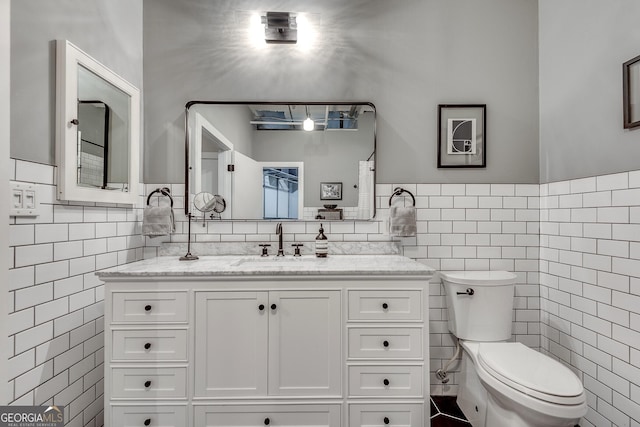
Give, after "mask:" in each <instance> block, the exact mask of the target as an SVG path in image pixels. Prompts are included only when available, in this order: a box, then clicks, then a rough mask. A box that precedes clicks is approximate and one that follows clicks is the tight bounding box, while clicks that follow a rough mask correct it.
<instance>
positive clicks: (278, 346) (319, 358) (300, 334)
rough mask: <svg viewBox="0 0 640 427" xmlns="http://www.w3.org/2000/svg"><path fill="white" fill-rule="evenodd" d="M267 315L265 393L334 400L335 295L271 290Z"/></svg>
mask: <svg viewBox="0 0 640 427" xmlns="http://www.w3.org/2000/svg"><path fill="white" fill-rule="evenodd" d="M273 307H275V308H273ZM269 311H270V313H269V394H270V395H280V396H340V395H341V372H342V369H341V352H340V348H341V333H340V331H341V328H340V325H341V319H340V318H341V309H340V291H281V292H276V291H273V292H270V293H269Z"/></svg>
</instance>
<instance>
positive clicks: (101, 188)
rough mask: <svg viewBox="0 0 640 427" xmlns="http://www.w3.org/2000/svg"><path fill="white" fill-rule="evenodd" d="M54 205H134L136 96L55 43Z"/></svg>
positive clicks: (77, 52) (92, 62)
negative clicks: (62, 202) (67, 202)
mask: <svg viewBox="0 0 640 427" xmlns="http://www.w3.org/2000/svg"><path fill="white" fill-rule="evenodd" d="M56 103H57V105H56V165H57V169H58V183H57V184H58V192H57V198H58V199H59V200H73V201H84V202H107V203H122V204H135V203H136V202H137V201H138V197H139V195H138V182H139V155H140V153H139V140H140V92H139V90H138V89H137V88H136V87H135V86H133V85H132V84H131V83H129V82H127V81H126V80H125V79H123V78H122V77H120V76H119V75H117V74H116V73H114V72H113V71H111V70H110V69H109V68H107V67H106V66H104V65H103V64H101V63H100V62H98V61H96V60H95V59H93V58H92V57H91V56H89V55H87V54H86V53H85V52H83V51H82V50H80V49H78V48H77V47H76V46H74V45H73V44H72V43H70V42H69V41H67V40H58V41H57V42H56Z"/></svg>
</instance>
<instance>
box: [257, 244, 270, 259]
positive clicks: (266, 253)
mask: <svg viewBox="0 0 640 427" xmlns="http://www.w3.org/2000/svg"><path fill="white" fill-rule="evenodd" d="M258 246H260V247H261V248H262V255H260V256H269V252H267V248H268V247H269V246H271V245H270V244H269V243H260V244H259V245H258Z"/></svg>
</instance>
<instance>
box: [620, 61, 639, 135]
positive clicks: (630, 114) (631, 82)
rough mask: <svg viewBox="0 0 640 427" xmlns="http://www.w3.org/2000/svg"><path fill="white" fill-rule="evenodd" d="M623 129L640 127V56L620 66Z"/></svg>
mask: <svg viewBox="0 0 640 427" xmlns="http://www.w3.org/2000/svg"><path fill="white" fill-rule="evenodd" d="M622 102H623V108H622V110H623V116H624V128H625V129H633V128H637V127H640V56H636V57H635V58H633V59H630V60H629V61H627V62H625V63H624V64H622Z"/></svg>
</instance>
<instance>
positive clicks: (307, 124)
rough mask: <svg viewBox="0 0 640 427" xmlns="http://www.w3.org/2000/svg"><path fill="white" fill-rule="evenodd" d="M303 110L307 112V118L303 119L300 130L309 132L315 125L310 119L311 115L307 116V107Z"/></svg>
mask: <svg viewBox="0 0 640 427" xmlns="http://www.w3.org/2000/svg"><path fill="white" fill-rule="evenodd" d="M304 108H305V110H306V112H307V118H306V119H304V121H303V122H302V129H304V130H306V131H311V130H313V129H314V128H315V127H316V126H315V123H314V122H313V119H311V114H309V106H308V105H305V106H304Z"/></svg>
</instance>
